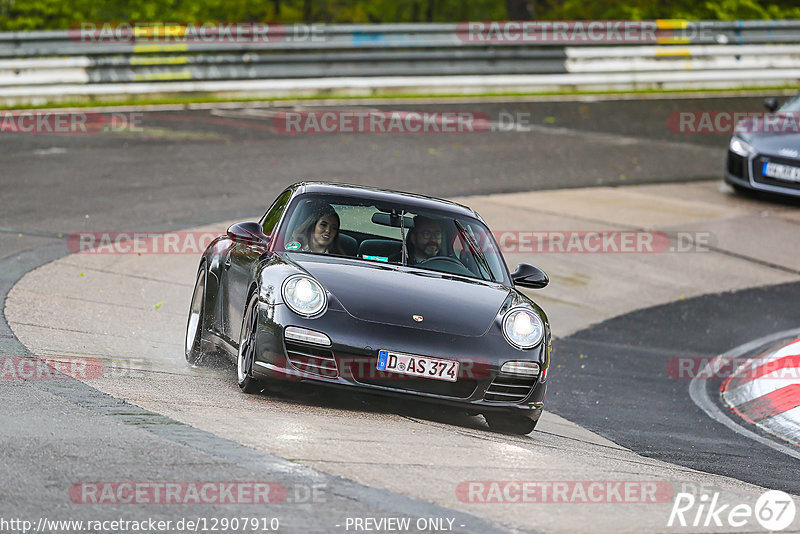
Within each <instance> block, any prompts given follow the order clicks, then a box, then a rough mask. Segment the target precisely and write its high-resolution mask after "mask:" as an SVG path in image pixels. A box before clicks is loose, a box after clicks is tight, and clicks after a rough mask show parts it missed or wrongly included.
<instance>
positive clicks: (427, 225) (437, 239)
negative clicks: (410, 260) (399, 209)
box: [408, 215, 442, 261]
mask: <svg viewBox="0 0 800 534" xmlns="http://www.w3.org/2000/svg"><path fill="white" fill-rule="evenodd" d="M408 240H409V241H411V244H412V245H413V246H414V255H415V256H416V257H417V259H418V260H420V261H424V260H427V259H428V258H431V257H433V256H438V255H439V254H440V251H441V249H442V223H441V222H439V221H437V220H435V219H429V218H428V217H425V216H423V215H417V216H416V217H414V229H413V230H412V231H411V232H410V233H409V235H408Z"/></svg>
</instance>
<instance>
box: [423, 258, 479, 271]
mask: <svg viewBox="0 0 800 534" xmlns="http://www.w3.org/2000/svg"><path fill="white" fill-rule="evenodd" d="M437 263H439V264H441V266H442V269H441V270H442V271H444V272H446V273H450V274H461V275H464V276H473V275H474V273H473V272H472V271H470V270H469V269H467V268H466V267H464V264H463V263H461V262H460V261H458V260H457V259H455V258H451V257H449V256H434V257H432V258H428V259H427V260H424V261H421V262H419V263H418V264H417V266H419V267H427V268H429V269H432V270H434V271H438V270H440V269H436V268H435V267H434V265H435V264H437ZM448 267H450V268H451V269H452V268H454V269H453V270H451V269H448Z"/></svg>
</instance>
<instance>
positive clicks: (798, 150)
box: [736, 119, 800, 159]
mask: <svg viewBox="0 0 800 534" xmlns="http://www.w3.org/2000/svg"><path fill="white" fill-rule="evenodd" d="M764 129H765V127H764V120H763V119H748V120H746V121H743V122H742V125H741V128H740V131H737V133H736V135H738V136H739V137H741V138H742V139H744V140H745V141H747V142H748V143H750V144H751V145H752V146H753V148H755V149H756V151H757V152H758V153H759V154H766V155H769V156H779V157H784V158H785V157H788V158H790V159H798V154H800V133H765V132H764Z"/></svg>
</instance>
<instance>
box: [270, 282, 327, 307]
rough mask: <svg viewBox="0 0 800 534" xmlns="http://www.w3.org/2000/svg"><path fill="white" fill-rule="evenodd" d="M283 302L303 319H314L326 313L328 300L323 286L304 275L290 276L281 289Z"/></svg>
mask: <svg viewBox="0 0 800 534" xmlns="http://www.w3.org/2000/svg"><path fill="white" fill-rule="evenodd" d="M281 295H282V296H283V302H285V303H286V305H287V306H289V309H291V310H292V311H293V312H295V313H296V314H298V315H302V316H303V317H314V316H317V315H320V314H321V313H323V312H324V311H325V308H326V307H327V305H328V298H327V297H326V295H325V290H324V289H323V288H322V286H321V285H320V284H319V282H317V281H316V280H314V279H313V278H311V277H310V276H307V275H304V274H296V275H294V276H290V277H289V278H287V279H286V280H285V281H284V282H283V286H282V287H281Z"/></svg>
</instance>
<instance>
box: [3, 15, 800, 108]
mask: <svg viewBox="0 0 800 534" xmlns="http://www.w3.org/2000/svg"><path fill="white" fill-rule="evenodd" d="M469 24H470V23H460V24H370V25H320V26H306V25H296V26H280V27H270V28H269V30H270V31H272V32H275V31H277V32H284V33H283V34H281V35H278V37H277V38H274V39H273V38H267V39H264V38H263V37H264V36H263V35H261V37H262V38H257V37H259V34H258V33H257V32H256V31H255V30H253V31H252V33H251V34H248V31H250V30H248V29H247V28H245V29H242V28H239V29H237V32H238V33H235V34H234V35H233V36H234V38H233V39H230V38H228V39H223V38H217V39H214V38H213V35H212V36H211V37H212V38H211V39H210V41H212V42H206V41H205V40H201V39H198V40H185V39H182V38H180V37H179V38H175V34H174V33H173V34H172V35H173V38H172V39H169V40H164V39H162V38H159V36H163V34H162V33H158V32H164V31H167V30H165V29H164V28H161V29H158V28H156V29H155V30H153V29H151V30H150V31H148V30H147V28H144V29H142V28H133V29H125V30H124V31H121V32H120V33H118V34H116V35H115V36H114V39H113V42H107V39H106V40H105V42H102V41H104V40H103V39H102V37H103V34H102V33H98V34H92V33H91V32H89V33H85V34H83V33H81V31H80V29H76V30H74V31H72V30H71V31H54V32H13V33H0V98H3V97H5V98H6V99H12V100H13V99H14V98H17V99H24V98H26V97H28V98H35V97H37V96H39V97H42V98H48V99H52V98H54V97H56V96H58V94H59V93H58V89H59V88H61V89H63V93H64V95H65V96H79V95H82V94H85V95H102V94H133V93H149V92H185V91H226V92H227V91H248V90H249V91H266V92H267V93H269V92H270V91H271V90H274V91H278V92H281V91H283V92H291V91H292V90H293V88H295V89H298V90H304V91H308V90H313V88H314V87H317V88H319V89H320V90H324V91H331V90H347V88H348V87H350V88H351V89H353V90H357V91H363V90H366V89H369V88H370V87H372V88H373V89H381V88H383V89H397V88H407V87H420V86H422V87H425V86H427V87H429V88H432V89H433V90H447V91H449V92H452V91H453V90H454V89H455V90H458V87H461V88H462V89H465V90H467V91H469V90H472V89H474V87H469V86H465V84H477V86H480V87H481V88H482V90H486V88H487V87H492V85H493V84H494V85H495V86H497V87H506V88H509V87H513V88H517V89H520V88H525V87H528V88H542V89H550V88H564V87H569V88H575V87H598V88H599V87H610V88H625V87H653V86H655V87H662V86H671V85H674V86H677V87H692V86H720V85H727V86H737V85H739V86H741V85H759V84H762V83H768V84H771V85H776V84H786V85H791V84H798V83H800V20H782V21H738V22H718V21H698V22H685V21H651V22H640V23H637V22H632V23H628V24H630V25H632V26H633V27H635V28H638V29H639V30H642V31H648V32H650V33H649V35H651V36H652V37H654V38H653V39H651V40H650V42H634V43H631V42H625V41H624V40H622V41H612V40H607V41H605V42H602V41H601V42H600V43H598V42H597V41H595V40H592V39H580V38H577V39H563V38H562V39H557V38H552V39H549V40H547V39H541V38H538V39H537V38H533V39H526V38H520V36H521V35H523V33H522V32H524V31H526V30H525V29H521V28H520V27H516V30H517V31H516V33H513V32H512V33H513V35H511V37H509V35H508V34H503V33H502V31H499V32H497V31H496V32H494V33H493V32H492V27H491V26H490V25H491V24H492V23H472V24H478V25H480V24H484V25H485V26H484V27H483V28H484V30H486V31H485V33H480V32H478V33H475V32H473V30H474V28H473V27H471V26H469ZM495 24H500V26H497V28H501V29H502V28H504V27H506V26H502V24H503V23H495ZM509 24H511V25H513V24H528V25H530V26H528V27H526V28H527V29H531V28H533V29H534V30H535V29H536V28H537V27H539V28H540V29H541V26H536V25H537V24H538V25H545V26H546V25H548V24H549V25H551V26H549V27H548V28H549V31H550V32H551V33H550V34H549V35H550V36H551V37H553V36H554V35H556V32H555V28H553V27H552V25H554V24H562V25H563V26H562V27H560V31H562V33H561V34H559V35H561V36H562V37H563V36H568V37H569V36H574V35H575V34H574V33H573V30H576V29H581V28H577V27H576V25H581V24H586V25H588V24H590V23H588V22H586V23H581V22H573V23H569V24H566V23H534V22H529V23H509ZM606 24H610V23H606ZM167 27H168V28H171V30H170V31H172V30H175V29H176V28H178V29H179V30H180V27H176V26H174V25H173V26H170V25H167ZM508 27H511V28H512V29H514V28H515V27H514V26H508ZM495 29H496V28H495ZM584 29H586V28H584ZM184 30H185V28H184ZM126 32H127V33H126ZM534 33H535V32H534ZM98 35H99V37H101V39H99V40H100V41H101V42H95V41H96V40H97V39H95V38H92V37H93V36H95V37H96V36H98ZM526 35H527V34H526ZM577 35H578V36H579V37H580V35H581V34H577ZM584 35H585V33H584ZM206 36H208V35H206ZM481 36H484V37H486V39H483V38H481ZM223 37H224V36H223ZM229 37H230V36H229ZM513 37H517V38H513ZM412 77H413V78H412ZM348 80H350V81H349V82H348ZM237 83H238V85H237ZM420 84H421V85H420ZM81 87H82V88H83V89H81Z"/></svg>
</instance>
